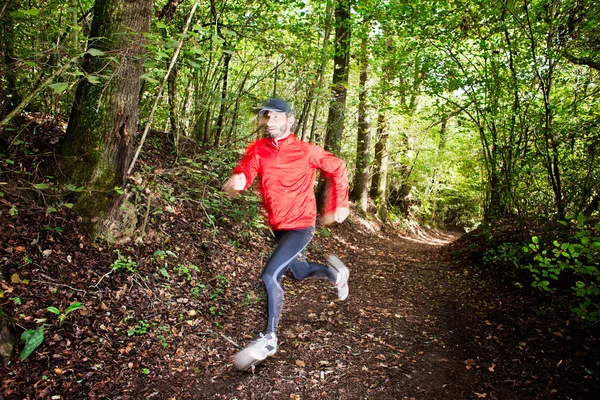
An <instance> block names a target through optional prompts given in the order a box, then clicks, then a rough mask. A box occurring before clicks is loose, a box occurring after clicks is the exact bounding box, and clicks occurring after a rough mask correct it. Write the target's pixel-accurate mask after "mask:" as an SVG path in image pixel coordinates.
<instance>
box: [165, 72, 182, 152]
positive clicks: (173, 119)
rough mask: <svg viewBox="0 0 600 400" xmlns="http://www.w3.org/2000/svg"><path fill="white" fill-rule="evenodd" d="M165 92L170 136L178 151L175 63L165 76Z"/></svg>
mask: <svg viewBox="0 0 600 400" xmlns="http://www.w3.org/2000/svg"><path fill="white" fill-rule="evenodd" d="M167 85H168V86H167V94H168V99H169V122H170V124H171V137H172V138H173V143H174V144H175V151H177V152H179V111H178V110H179V105H178V101H177V65H174V66H173V70H172V71H171V73H170V74H169V77H168V78H167Z"/></svg>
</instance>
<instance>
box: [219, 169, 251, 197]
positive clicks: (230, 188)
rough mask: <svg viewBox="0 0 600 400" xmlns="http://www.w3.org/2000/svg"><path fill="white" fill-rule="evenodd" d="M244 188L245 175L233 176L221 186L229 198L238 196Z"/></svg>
mask: <svg viewBox="0 0 600 400" xmlns="http://www.w3.org/2000/svg"><path fill="white" fill-rule="evenodd" d="M245 188H246V175H244V174H235V175H232V176H231V178H229V180H228V181H227V182H225V184H224V185H223V190H224V191H225V193H227V194H228V195H229V196H231V197H235V196H237V195H239V194H240V192H241V191H242V190H244V189H245Z"/></svg>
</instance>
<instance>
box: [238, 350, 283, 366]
mask: <svg viewBox="0 0 600 400" xmlns="http://www.w3.org/2000/svg"><path fill="white" fill-rule="evenodd" d="M273 354H275V353H273ZM273 354H267V355H266V356H265V357H264V358H256V357H255V356H253V355H252V354H250V351H248V349H243V350H241V351H239V352H238V353H237V354H236V355H235V356H234V357H233V365H234V367H235V368H236V369H237V370H238V371H246V370H248V369H249V368H251V367H253V366H256V365H258V364H260V363H261V362H263V361H265V360H266V359H267V358H268V357H271V356H272V355H273Z"/></svg>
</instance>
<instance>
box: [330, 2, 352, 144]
mask: <svg viewBox="0 0 600 400" xmlns="http://www.w3.org/2000/svg"><path fill="white" fill-rule="evenodd" d="M351 23H352V20H351V15H350V0H339V1H338V2H337V4H336V7H335V25H336V28H335V56H334V58H333V62H334V68H333V78H332V83H331V92H332V98H331V102H330V103H329V115H328V117H327V133H326V135H325V149H327V150H329V151H331V152H333V153H339V151H340V150H341V147H342V134H343V132H344V120H345V117H346V95H347V92H348V72H349V65H350V26H351Z"/></svg>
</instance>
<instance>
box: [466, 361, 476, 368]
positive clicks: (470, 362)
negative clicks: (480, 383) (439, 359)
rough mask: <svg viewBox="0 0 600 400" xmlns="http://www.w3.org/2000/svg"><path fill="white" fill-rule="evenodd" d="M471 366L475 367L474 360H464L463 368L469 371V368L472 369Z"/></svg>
mask: <svg viewBox="0 0 600 400" xmlns="http://www.w3.org/2000/svg"><path fill="white" fill-rule="evenodd" d="M473 365H475V360H472V359H469V360H465V368H466V369H467V370H470V369H471V368H473Z"/></svg>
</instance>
